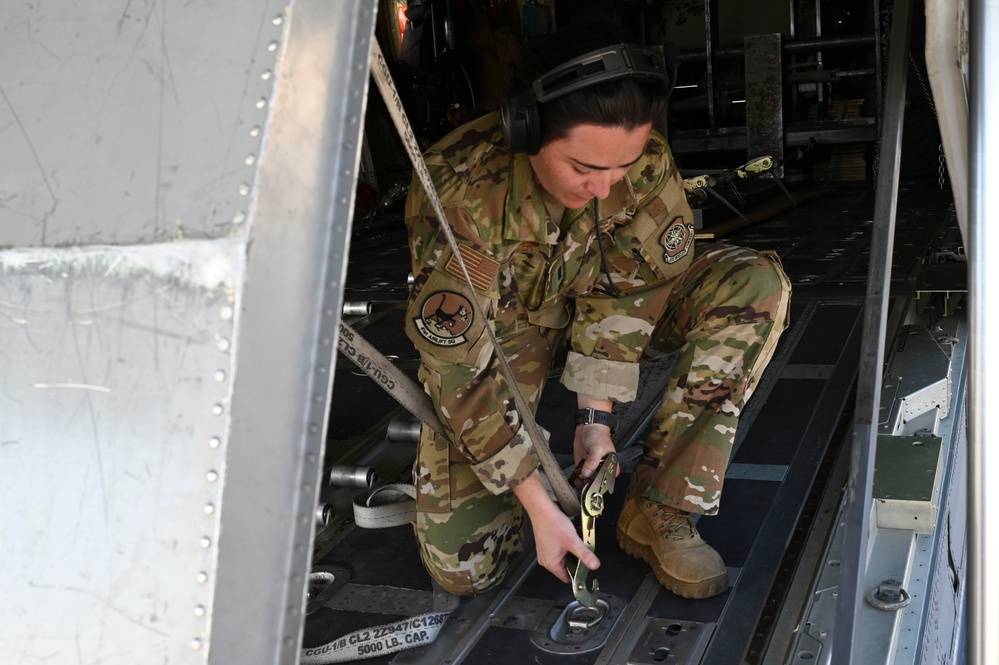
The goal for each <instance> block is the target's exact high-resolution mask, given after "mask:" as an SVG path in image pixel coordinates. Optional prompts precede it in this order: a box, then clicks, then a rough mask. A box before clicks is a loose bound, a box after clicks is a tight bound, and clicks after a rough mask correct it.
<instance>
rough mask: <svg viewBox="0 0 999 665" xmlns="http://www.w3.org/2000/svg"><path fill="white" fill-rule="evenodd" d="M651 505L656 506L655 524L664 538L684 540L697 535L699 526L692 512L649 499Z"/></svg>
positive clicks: (651, 506)
mask: <svg viewBox="0 0 999 665" xmlns="http://www.w3.org/2000/svg"><path fill="white" fill-rule="evenodd" d="M649 507H650V508H654V509H655V512H654V513H653V516H654V517H655V522H654V526H655V528H656V530H657V531H660V532H661V533H662V536H663V538H670V539H672V540H684V539H687V538H693V537H694V536H696V535H697V528H696V527H695V526H694V520H693V519H691V517H690V513H687V512H686V511H683V510H677V509H676V508H671V507H669V506H665V505H663V504H661V503H655V502H654V501H649Z"/></svg>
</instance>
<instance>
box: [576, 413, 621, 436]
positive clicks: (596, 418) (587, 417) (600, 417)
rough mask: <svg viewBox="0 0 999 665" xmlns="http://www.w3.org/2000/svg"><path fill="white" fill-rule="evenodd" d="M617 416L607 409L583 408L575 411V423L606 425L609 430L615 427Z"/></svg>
mask: <svg viewBox="0 0 999 665" xmlns="http://www.w3.org/2000/svg"><path fill="white" fill-rule="evenodd" d="M617 422H618V421H617V416H615V415H614V414H613V413H610V412H608V411H598V410H597V409H591V408H585V409H579V410H578V411H576V424H577V425H607V426H608V427H610V428H611V431H612V432H613V431H614V430H616V429H617Z"/></svg>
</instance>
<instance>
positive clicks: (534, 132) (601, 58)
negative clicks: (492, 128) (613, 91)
mask: <svg viewBox="0 0 999 665" xmlns="http://www.w3.org/2000/svg"><path fill="white" fill-rule="evenodd" d="M666 60H667V58H666V57H665V56H664V53H663V50H662V48H661V47H648V46H640V45H637V44H616V45H614V46H605V47H603V48H599V49H596V50H594V51H590V52H589V53H584V54H583V55H581V56H579V57H576V58H573V59H572V60H569V61H568V62H566V63H564V64H561V65H559V66H558V67H555V68H554V69H552V70H550V71H548V72H546V73H544V74H542V75H541V76H539V77H538V78H537V79H535V80H534V82H533V83H532V84H531V87H529V88H528V89H527V90H525V91H523V92H522V93H520V94H518V95H515V96H512V97H508V98H507V99H506V101H505V102H504V103H503V105H502V107H501V109H500V110H501V116H502V123H503V134H504V137H505V138H506V142H507V146H508V147H510V149H511V150H513V151H515V152H519V151H526V152H528V153H530V154H536V153H537V151H538V148H539V140H540V131H541V129H540V119H539V118H538V110H537V105H538V104H543V103H545V102H550V101H552V100H554V99H558V98H559V97H562V96H564V95H568V94H570V93H573V92H576V91H578V90H582V89H583V88H587V87H589V86H591V85H596V84H598V83H603V82H605V81H612V80H614V79H619V78H624V77H629V78H636V79H647V80H656V79H658V80H660V81H662V82H663V85H664V86H666V88H667V90H670V89H671V88H672V87H673V78H674V76H675V73H674V72H675V68H674V72H671V71H670V68H669V67H668V66H667V63H666ZM670 64H671V65H672V64H674V63H670Z"/></svg>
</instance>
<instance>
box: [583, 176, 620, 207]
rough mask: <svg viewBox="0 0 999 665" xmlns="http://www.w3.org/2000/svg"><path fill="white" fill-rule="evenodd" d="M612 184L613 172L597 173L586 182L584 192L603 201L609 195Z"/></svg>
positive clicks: (613, 180)
mask: <svg viewBox="0 0 999 665" xmlns="http://www.w3.org/2000/svg"><path fill="white" fill-rule="evenodd" d="M614 182H616V180H615V179H614V176H613V172H611V171H599V172H597V173H594V174H593V175H592V177H590V178H589V179H588V180H587V181H586V191H587V192H589V193H590V194H592V195H593V196H595V197H596V198H598V199H601V200H603V199H606V198H607V196H608V195H610V188H611V185H613V184H614Z"/></svg>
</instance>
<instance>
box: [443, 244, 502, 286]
mask: <svg viewBox="0 0 999 665" xmlns="http://www.w3.org/2000/svg"><path fill="white" fill-rule="evenodd" d="M458 251H459V252H460V253H461V260H462V261H463V262H464V264H465V269H466V270H468V276H469V277H471V278H472V285H473V286H474V287H475V290H476V291H478V292H479V293H481V294H483V295H486V294H487V293H488V292H489V288H490V287H491V286H492V285H493V280H494V279H496V275H497V274H498V273H499V265H500V264H499V262H498V261H495V260H494V259H491V258H489V257H488V256H486V255H485V254H483V253H482V252H479V251H476V250H475V249H472V248H471V247H468V246H467V245H461V244H459V245H458ZM445 269H446V270H447V271H448V272H449V273H451V274H452V275H454V276H455V277H457V278H458V279H460V280H461V281H465V275H464V274H463V273H462V272H461V266H460V265H458V259H457V258H456V257H455V256H453V255H452V256H451V258H450V259H449V260H448V262H447V266H445Z"/></svg>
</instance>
